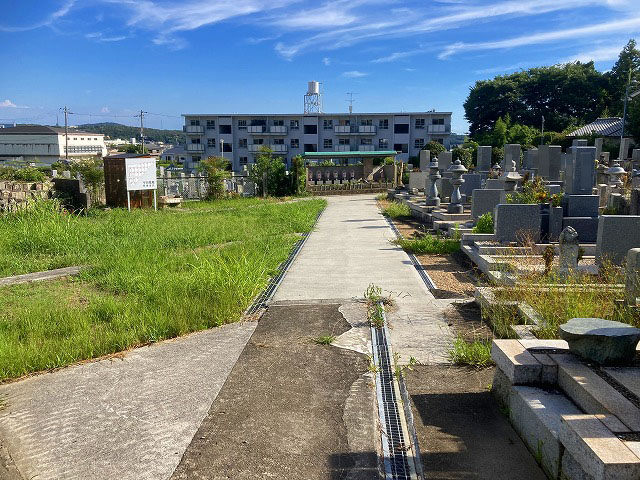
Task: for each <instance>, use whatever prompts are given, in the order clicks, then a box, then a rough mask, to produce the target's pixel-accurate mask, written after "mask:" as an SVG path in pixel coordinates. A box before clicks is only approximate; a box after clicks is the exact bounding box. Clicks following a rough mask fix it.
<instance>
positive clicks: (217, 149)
mask: <svg viewBox="0 0 640 480" xmlns="http://www.w3.org/2000/svg"><path fill="white" fill-rule="evenodd" d="M183 117H184V119H185V125H184V127H183V130H184V132H185V134H186V136H187V145H186V150H187V161H186V163H185V169H187V170H191V169H195V168H197V167H198V164H199V162H200V161H201V160H202V159H205V158H207V157H210V156H224V157H225V158H226V159H228V160H229V161H231V162H232V165H233V170H234V171H241V170H242V169H243V166H244V165H248V164H251V163H254V162H255V157H256V154H257V153H258V152H259V151H260V147H262V146H263V145H268V146H269V147H270V148H271V149H272V150H273V152H274V154H276V155H280V156H281V157H282V158H283V160H285V161H286V163H287V165H290V164H291V159H292V158H293V157H295V156H296V155H302V154H304V153H305V152H353V151H361V152H373V151H378V150H396V151H397V152H400V153H399V155H398V159H402V160H403V161H407V160H408V158H409V157H411V156H418V154H419V151H420V150H421V149H422V148H423V147H424V146H425V144H427V143H428V142H429V141H431V140H434V141H436V142H439V143H441V144H443V145H444V146H445V147H446V148H447V149H448V148H449V146H450V137H451V112H435V111H432V112H399V113H344V114H343V113H314V114H281V115H275V114H274V115H236V114H229V115H225V114H184V115H183Z"/></svg>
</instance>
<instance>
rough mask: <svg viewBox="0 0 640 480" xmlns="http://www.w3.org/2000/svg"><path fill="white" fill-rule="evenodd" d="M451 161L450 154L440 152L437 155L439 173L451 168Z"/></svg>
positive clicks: (451, 154) (451, 156)
mask: <svg viewBox="0 0 640 480" xmlns="http://www.w3.org/2000/svg"><path fill="white" fill-rule="evenodd" d="M452 161H453V153H451V152H441V153H440V154H439V155H438V168H439V169H440V172H446V171H447V170H449V168H450V167H451V163H452Z"/></svg>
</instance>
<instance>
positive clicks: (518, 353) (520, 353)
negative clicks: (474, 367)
mask: <svg viewBox="0 0 640 480" xmlns="http://www.w3.org/2000/svg"><path fill="white" fill-rule="evenodd" d="M491 358H493V361H494V362H496V365H497V366H498V368H500V370H501V371H502V372H503V373H504V374H505V375H506V377H507V378H508V379H509V381H510V382H511V384H513V385H526V384H529V383H537V382H538V381H539V379H540V375H541V374H542V365H540V363H539V362H538V361H537V360H536V359H535V358H534V357H533V355H531V354H530V353H529V352H528V351H527V349H526V348H524V347H523V346H522V344H521V343H520V342H519V341H518V340H493V343H492V345H491Z"/></svg>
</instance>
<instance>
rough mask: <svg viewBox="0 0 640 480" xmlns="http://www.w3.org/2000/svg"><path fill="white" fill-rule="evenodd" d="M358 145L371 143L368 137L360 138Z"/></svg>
mask: <svg viewBox="0 0 640 480" xmlns="http://www.w3.org/2000/svg"><path fill="white" fill-rule="evenodd" d="M360 145H373V143H372V142H371V139H370V138H361V139H360Z"/></svg>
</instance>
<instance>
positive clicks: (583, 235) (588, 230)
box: [562, 217, 598, 243]
mask: <svg viewBox="0 0 640 480" xmlns="http://www.w3.org/2000/svg"><path fill="white" fill-rule="evenodd" d="M566 227H573V228H574V229H575V230H576V232H578V241H579V242H582V243H584V242H587V243H594V242H595V241H596V240H597V238H598V217H564V218H563V219H562V228H563V229H564V228H566Z"/></svg>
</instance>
